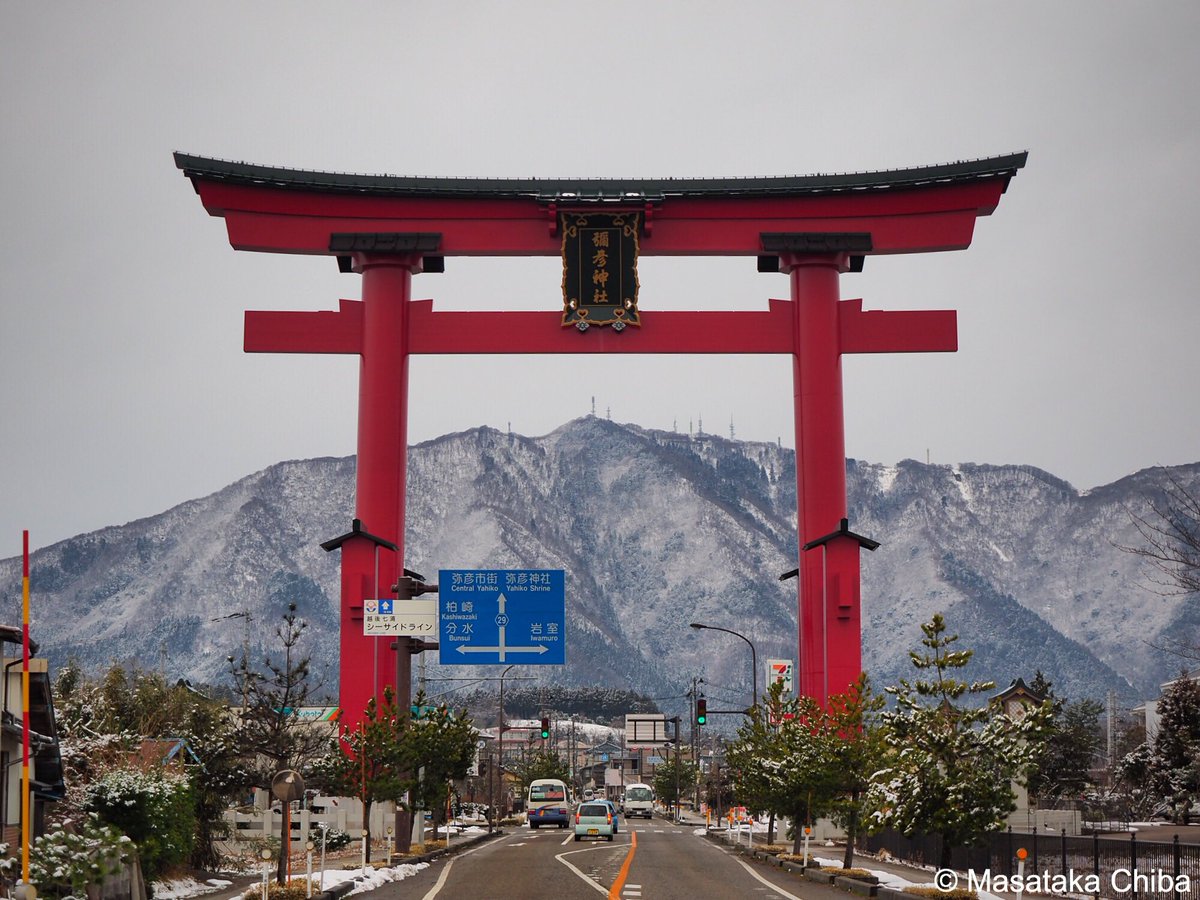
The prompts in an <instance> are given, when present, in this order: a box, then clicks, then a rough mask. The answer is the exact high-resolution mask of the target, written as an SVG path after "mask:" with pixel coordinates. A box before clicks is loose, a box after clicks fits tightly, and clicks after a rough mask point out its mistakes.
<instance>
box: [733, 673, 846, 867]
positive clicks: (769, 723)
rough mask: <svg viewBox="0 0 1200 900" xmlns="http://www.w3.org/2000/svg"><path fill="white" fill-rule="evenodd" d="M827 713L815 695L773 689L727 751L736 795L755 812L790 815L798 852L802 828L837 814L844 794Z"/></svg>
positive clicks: (754, 710) (779, 688)
mask: <svg viewBox="0 0 1200 900" xmlns="http://www.w3.org/2000/svg"><path fill="white" fill-rule="evenodd" d="M827 732H828V729H827V728H826V725H825V711H824V710H823V709H822V708H821V706H820V705H819V704H818V703H816V701H814V700H813V699H812V698H811V697H795V698H791V697H784V696H783V695H782V685H781V684H779V683H776V684H773V685H771V687H770V689H769V691H768V693H767V696H766V697H764V698H763V699H762V701H761V702H760V703H759V705H758V706H756V707H754V709H753V710H751V714H750V716H749V718H748V719H747V721H746V722H744V723H743V724H742V726H741V727H739V729H738V737H737V740H736V741H734V743H732V744H731V745H730V746H729V747H727V748H726V752H725V758H726V760H727V761H728V763H729V767H730V771H731V773H732V779H733V786H734V796H735V797H736V798H737V799H738V800H739V801H740V802H741V803H743V804H744V805H745V806H747V807H749V808H750V809H751V810H753V811H755V812H760V811H764V810H765V811H766V812H769V813H771V814H772V815H779V816H787V817H788V818H790V819H791V821H792V825H793V841H794V846H795V850H796V852H799V851H800V844H801V842H802V840H803V836H802V826H803V825H805V824H807V823H810V822H812V821H813V819H815V818H817V817H818V816H822V815H826V814H828V813H830V812H831V811H832V806H833V801H834V798H835V797H836V796H837V793H838V784H837V782H838V775H837V774H836V773H835V772H834V764H833V757H832V748H831V742H830V741H829V739H828V733H827Z"/></svg>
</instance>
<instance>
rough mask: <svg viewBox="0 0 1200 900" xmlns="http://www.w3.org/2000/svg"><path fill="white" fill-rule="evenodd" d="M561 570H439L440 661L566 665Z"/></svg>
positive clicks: (479, 663) (564, 614)
mask: <svg viewBox="0 0 1200 900" xmlns="http://www.w3.org/2000/svg"><path fill="white" fill-rule="evenodd" d="M564 585H565V578H564V577H563V572H562V570H561V569H443V570H442V571H440V572H438V644H439V645H440V646H439V653H438V662H440V663H441V664H442V665H444V666H446V665H458V666H489V665H490V666H497V665H509V664H512V663H517V664H519V665H523V666H561V665H563V664H564V663H565V662H566V661H567V653H566V651H567V634H566V597H565V587H564Z"/></svg>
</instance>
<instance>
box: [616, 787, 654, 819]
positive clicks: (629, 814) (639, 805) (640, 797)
mask: <svg viewBox="0 0 1200 900" xmlns="http://www.w3.org/2000/svg"><path fill="white" fill-rule="evenodd" d="M622 809H623V810H624V812H625V818H627V819H632V818H633V817H634V816H643V817H644V818H647V819H649V818H650V817H651V816H653V814H654V788H652V787H650V785H648V784H628V785H626V786H625V805H624V806H623V807H622Z"/></svg>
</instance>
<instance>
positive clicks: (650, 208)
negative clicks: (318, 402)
mask: <svg viewBox="0 0 1200 900" xmlns="http://www.w3.org/2000/svg"><path fill="white" fill-rule="evenodd" d="M1025 160H1026V154H1024V153H1019V154H1013V155H1009V156H1001V157H993V158H989V159H983V160H975V161H971V162H961V163H952V164H948V165H938V166H926V167H921V168H914V169H901V170H892V171H887V172H867V173H857V174H846V175H812V176H799V177H786V178H737V179H578V180H575V179H572V180H555V179H509V180H506V179H486V180H483V179H468V178H402V177H394V176H363V175H340V174H332V173H324V172H311V171H301V170H293V169H279V168H272V167H266V166H255V165H248V164H245V163H230V162H223V161H219V160H213V159H207V158H202V157H196V156H188V155H184V154H179V153H177V154H176V155H175V161H176V165H177V166H178V167H179V168H180V169H182V170H183V172H184V174H185V175H186V176H187V177H188V178H190V179H191V181H192V184H193V186H194V187H195V189H196V191H197V192H198V193H199V195H200V199H201V201H202V202H203V204H204V207H205V209H206V210H208V212H209V213H210V214H212V215H214V216H220V217H223V218H224V219H225V223H226V227H227V229H228V233H229V239H230V242H231V244H232V245H233V247H234V248H235V249H238V250H257V251H265V252H275V253H303V254H323V255H328V256H334V257H336V258H337V260H338V263H339V265H340V266H341V268H342V270H343V271H353V272H356V273H359V274H361V276H362V299H361V300H341V301H340V303H339V307H338V310H337V311H336V312H247V313H246V331H245V349H246V350H247V351H248V352H270V353H351V354H357V355H358V356H359V357H360V359H361V369H360V378H359V420H358V469H357V482H356V501H355V506H356V508H355V517H356V519H358V520H360V521H361V523H362V527H363V528H369V529H370V532H372V533H374V534H375V535H379V536H380V538H382V539H383V541H384V542H385V543H390V544H394V545H395V546H396V548H397V550H396V552H394V553H391V552H389V553H385V554H382V555H380V554H379V552H378V547H379V545H378V544H376V543H372V542H371V541H370V540H368V539H367V538H362V539H361V540H358V539H355V537H354V536H353V535H351V536H349V539H348V540H346V541H344V542H343V543H341V544H340V548H341V550H342V596H341V615H342V629H341V645H340V647H341V663H340V676H341V705H342V708H343V711H344V712H343V722H344V723H345V724H346V725H347V726H350V727H352V726H353V725H354V723H356V722H357V721H359V719H360V718H361V717H362V713H363V710H364V708H365V706H366V702H367V700H368V699H369V698H370V697H371V696H374V695H375V694H376V693H378V692H379V691H380V690H381V688H382V684H383V682H384V681H388V682H390V681H391V676H390V675H389V674H387V673H391V672H392V671H394V669H395V666H394V663H395V656H394V654H395V653H396V652H397V651H395V650H389V651H387V653H388V655H387V658H386V659H385V660H383V661H382V662H383V664H382V665H379V666H378V667H376V668H377V671H378V672H379V673H382V674H381V675H380V674H375V675H373V674H372V672H373V667H372V652H371V643H370V642H371V640H372V639H371V638H369V637H366V636H364V635H363V634H362V629H361V626H360V625H359V623H361V621H362V609H363V600H364V599H366V598H369V597H371V596H373V594H374V592H376V591H378V590H379V587H378V586H379V585H383V586H385V587H384V588H383V590H385V591H386V586H387V585H391V584H393V583H395V581H396V578H397V576H398V575H399V574H400V572H401V570H402V567H403V558H404V522H405V518H404V508H405V460H406V452H407V396H408V359H409V356H411V355H412V354H421V353H426V354H428V353H442V354H462V353H469V354H481V353H780V354H790V355H791V356H792V359H793V378H794V388H795V428H796V482H797V485H796V486H797V502H798V507H799V508H798V515H797V519H798V530H799V547H801V548H805V547H810V548H816V547H821V548H823V552H822V553H820V554H817V553H809V552H801V553H800V560H799V574H800V578H799V621H800V636H799V644H800V648H799V650H800V653H799V657H800V662H799V670H800V690H801V691H802V692H803V693H805V694H808V695H810V696H813V697H816V698H817V699H819V700H821V701H822V702H823V701H824V700H825V698H826V697H827V696H828V694H829V693H832V692H838V691H842V690H845V689H846V688H847V687H848V686H849V685H850V684H851V683H852V682H853V681H854V680H855V679H856V678H857V677H858V675H859V673H860V671H861V665H862V663H861V634H860V632H861V619H860V610H859V560H858V552H857V551H858V547H859V546H866V545H867V544H869V543H873V542H871V541H870V539H868V538H863V537H862V536H860V535H855V534H854V533H853V532H850V531H849V530H848V527H847V523H846V463H845V456H846V453H845V437H844V426H843V416H842V374H841V357H842V355H843V354H846V353H896V352H926V351H953V350H956V349H957V325H956V316H955V313H954V312H953V311H950V310H942V311H919V312H882V311H871V312H868V311H864V310H863V308H862V301H861V300H842V299H841V296H840V290H839V280H840V276H841V275H842V274H843V273H845V272H849V271H857V270H858V269H860V268H861V266H862V262H863V259H864V257H866V256H870V255H877V254H894V253H925V252H933V251H942V250H960V249H965V248H966V247H967V246H968V245H969V244H970V242H971V237H972V233H973V230H974V227H975V220H976V219H977V218H978V217H979V216H985V215H990V214H991V213H992V212H993V211H994V210H995V208H996V206H997V204H998V203H999V200H1000V197H1001V195H1002V194H1003V193H1004V191H1005V190H1006V189H1007V186H1008V183H1009V181H1010V180H1011V179H1012V177H1013V176H1014V175H1015V174H1016V172H1017V170H1018V169H1020V168H1021V167H1023V166H1024V164H1025ZM597 211H602V212H604V213H609V212H613V211H625V212H628V213H637V214H638V217H639V219H638V221H639V223H640V231H641V233H640V240H639V248H638V249H639V253H640V254H641V255H645V256H700V255H709V256H752V257H757V258H758V265H759V268H760V270H771V271H782V272H786V273H787V274H788V275H789V277H790V281H791V296H790V299H788V300H770V301H769V303H768V305H767V309H766V310H765V311H722V312H666V311H654V310H642V311H641V313H640V321H641V325H640V327H636V328H632V327H631V328H626V329H625V330H623V331H620V332H617V331H615V330H613V329H610V328H601V327H594V328H591V329H589V330H587V331H586V332H584V333H580V332H579V331H578V330H576V329H575V328H565V327H563V325H562V314H561V313H562V311H561V310H559V309H548V310H546V311H545V312H540V311H539V312H503V311H478V312H474V311H473V312H443V311H439V310H436V309H434V305H433V301H432V300H413V299H412V297H411V290H412V276H413V275H414V274H416V273H420V272H423V271H441V270H442V267H443V264H444V259H445V258H446V257H448V256H557V255H559V253H560V252H561V248H562V236H561V230H560V225H561V222H562V219H561V218H560V217H561V216H562V214H564V213H594V212H597ZM864 541H866V542H867V544H864V543H863V542H864ZM844 542H849V544H853V547H850V546H849V544H847V546H846V547H845V548H842V546H841V545H842V543H844ZM766 574H767V573H764V577H766ZM405 643H406V642H405V641H404V640H402V641H400V642H399V644H400V647H399V652H400V654H401V655H402V656H407V650H406V647H405V646H404V645H405Z"/></svg>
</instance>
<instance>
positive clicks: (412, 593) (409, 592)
mask: <svg viewBox="0 0 1200 900" xmlns="http://www.w3.org/2000/svg"><path fill="white" fill-rule="evenodd" d="M392 590H393V591H395V593H396V599H398V600H412V599H413V598H414V597H420V596H421V595H422V594H436V593H437V592H438V586H437V585H436V584H426V583H425V582H423V581H419V580H418V579H416V578H412V577H410V576H408V575H402V576H401V577H400V578H399V579H397V581H396V583H395V584H394V585H392Z"/></svg>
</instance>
